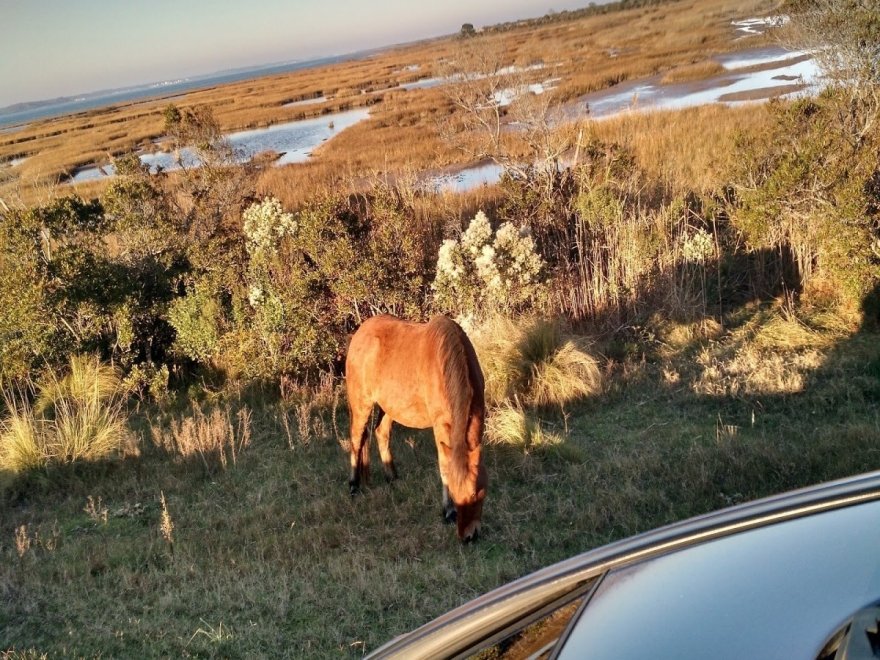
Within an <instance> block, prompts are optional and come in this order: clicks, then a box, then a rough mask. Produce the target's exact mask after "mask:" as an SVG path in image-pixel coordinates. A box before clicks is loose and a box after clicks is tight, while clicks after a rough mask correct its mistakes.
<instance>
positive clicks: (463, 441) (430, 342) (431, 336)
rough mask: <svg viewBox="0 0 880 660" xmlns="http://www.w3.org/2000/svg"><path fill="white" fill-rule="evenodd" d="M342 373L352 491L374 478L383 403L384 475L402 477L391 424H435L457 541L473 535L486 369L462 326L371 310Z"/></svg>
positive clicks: (483, 481)
mask: <svg viewBox="0 0 880 660" xmlns="http://www.w3.org/2000/svg"><path fill="white" fill-rule="evenodd" d="M345 374H346V375H345V379H346V386H347V389H348V408H349V413H350V415H351V477H350V479H349V482H348V483H349V487H350V488H351V492H352V494H354V493H355V492H357V490H358V488H359V486H360V484H361V481H366V480H367V479H368V478H369V465H370V455H369V436H370V430H369V428H367V422H368V421H369V418H370V415H371V413H372V410H373V406H374V405H378V406H379V409H380V412H379V419H378V421H377V425H376V438H377V440H378V443H379V454H380V456H381V457H382V464H383V467H384V469H385V477H386V478H387V479H388V480H389V481H391V480H392V479H394V478H396V477H397V470H396V469H395V467H394V459H393V458H392V456H391V447H390V444H389V441H390V439H391V425H392V424H393V423H394V422H397V423H398V424H402V425H404V426H409V427H412V428H417V429H424V428H428V427H431V428H433V429H434V441H435V443H436V444H437V459H438V462H439V464H440V481H441V482H442V483H443V517H444V519H445V520H446V522H453V521H456V522H457V532H458V538H459V539H460V540H462V541H464V542H467V541H470V540H471V539H473V538H476V535H477V533H478V532H479V529H480V516H481V514H482V511H483V500H484V499H485V497H486V486H487V483H488V478H487V475H486V468H485V467H484V466H483V462H482V458H481V448H480V443H481V441H482V436H483V423H484V420H485V413H486V410H485V400H484V394H483V372H482V371H481V370H480V364H479V362H477V354H476V352H474V347H473V346H472V345H471V342H470V340H469V339H468V338H467V335H465V333H464V330H462V329H461V328H460V327H459V326H458V324H457V323H455V322H454V321H452V320H450V319H448V318H446V317H445V316H436V317H434V318H433V319H431V320H430V321H429V322H428V323H410V322H408V321H402V320H401V319H398V318H395V317H393V316H374V317H373V318H370V319H368V320H366V321H365V322H364V323H363V324H362V325H361V327H360V328H358V330H357V332H355V333H354V336H353V337H352V339H351V344H350V345H349V348H348V355H347V357H346V359H345Z"/></svg>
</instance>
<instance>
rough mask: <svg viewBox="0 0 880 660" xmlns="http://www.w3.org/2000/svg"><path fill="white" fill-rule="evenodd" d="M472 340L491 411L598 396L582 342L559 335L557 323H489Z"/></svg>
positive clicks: (594, 364)
mask: <svg viewBox="0 0 880 660" xmlns="http://www.w3.org/2000/svg"><path fill="white" fill-rule="evenodd" d="M472 335H473V338H474V346H475V348H476V350H477V353H478V355H479V358H480V364H481V365H482V367H483V371H484V377H485V380H486V398H487V400H488V402H489V403H490V405H498V404H500V403H502V402H504V401H510V400H515V401H517V402H521V403H522V404H525V405H533V406H538V407H553V406H559V407H562V406H565V405H566V404H569V403H572V402H574V401H577V400H580V399H585V398H587V397H590V396H594V395H596V394H598V393H599V392H601V390H602V373H601V371H600V370H599V364H598V361H597V360H596V358H594V357H593V356H592V355H591V354H590V353H589V351H588V347H587V346H586V344H585V343H584V340H583V338H580V337H576V336H574V335H569V334H567V333H565V332H563V329H562V327H561V326H560V325H559V323H558V322H555V321H547V320H540V319H539V320H534V321H531V322H528V321H526V322H523V323H515V322H514V321H512V320H510V319H507V318H503V317H493V318H492V319H489V320H488V321H486V322H484V323H483V324H481V325H480V326H479V327H477V328H475V329H474V331H473V332H472Z"/></svg>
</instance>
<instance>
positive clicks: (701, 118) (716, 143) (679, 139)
mask: <svg viewBox="0 0 880 660" xmlns="http://www.w3.org/2000/svg"><path fill="white" fill-rule="evenodd" d="M771 121H772V117H771V114H770V111H769V108H767V106H765V105H750V106H744V107H727V106H722V105H707V106H702V107H697V108H687V109H684V110H669V111H656V112H634V113H627V114H624V115H620V116H617V117H613V118H610V119H607V120H604V121H597V122H592V123H591V124H589V133H588V134H587V138H588V137H595V138H597V139H600V140H602V141H605V142H610V143H617V144H623V145H626V146H627V147H629V148H630V149H631V150H632V152H633V155H634V156H635V158H636V161H637V162H638V164H639V166H640V167H641V168H642V169H643V170H644V171H645V173H646V174H647V175H648V176H649V177H650V178H652V179H655V180H657V181H661V182H663V183H664V184H665V185H666V186H667V187H669V188H670V190H671V191H672V192H679V191H682V190H687V189H689V190H696V191H700V192H706V191H710V190H716V189H717V188H718V187H719V186H721V185H723V184H724V183H726V182H727V180H726V177H727V176H729V173H730V172H731V171H732V168H733V166H734V165H735V164H736V161H737V159H738V158H739V156H738V153H737V150H736V148H735V138H736V136H737V135H738V134H750V133H753V132H755V131H757V130H759V129H760V128H761V127H762V126H764V125H767V124H768V123H769V122H771ZM585 139H586V138H585ZM695 141H697V142H699V145H700V147H699V148H698V149H697V148H694V144H695Z"/></svg>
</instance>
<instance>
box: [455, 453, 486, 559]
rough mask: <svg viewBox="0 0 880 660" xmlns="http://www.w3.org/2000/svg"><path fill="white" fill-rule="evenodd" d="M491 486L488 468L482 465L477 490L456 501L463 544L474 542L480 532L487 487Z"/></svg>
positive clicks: (479, 470)
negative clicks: (487, 472)
mask: <svg viewBox="0 0 880 660" xmlns="http://www.w3.org/2000/svg"><path fill="white" fill-rule="evenodd" d="M488 484H489V477H488V475H487V474H486V468H485V467H483V464H482V463H480V464H479V466H478V468H477V480H476V489H475V491H474V492H473V493H471V494H470V495H468V496H466V497H464V498H462V499H460V500H459V499H456V497H455V496H454V495H453V498H452V499H453V502H455V513H456V516H455V520H456V524H457V527H458V529H457V530H456V531H457V532H458V540H459V541H461V542H462V543H468V542H470V541H474V540H476V538H477V535H478V534H479V532H480V518H481V517H482V515H483V500H485V499H486V486H488Z"/></svg>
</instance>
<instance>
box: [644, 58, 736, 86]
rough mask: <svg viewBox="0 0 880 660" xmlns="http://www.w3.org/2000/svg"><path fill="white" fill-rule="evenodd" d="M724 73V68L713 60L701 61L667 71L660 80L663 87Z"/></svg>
mask: <svg viewBox="0 0 880 660" xmlns="http://www.w3.org/2000/svg"><path fill="white" fill-rule="evenodd" d="M723 71H724V67H723V66H722V65H721V64H720V63H719V62H716V61H715V60H703V61H702V62H694V63H693V64H685V65H682V66H677V67H675V68H674V69H672V70H671V71H668V72H667V73H666V74H664V76H663V77H662V78H661V79H660V83H661V84H663V85H669V84H672V83H680V82H688V81H691V80H701V79H703V78H709V77H711V76H717V75H718V74H719V73H722V72H723Z"/></svg>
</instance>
